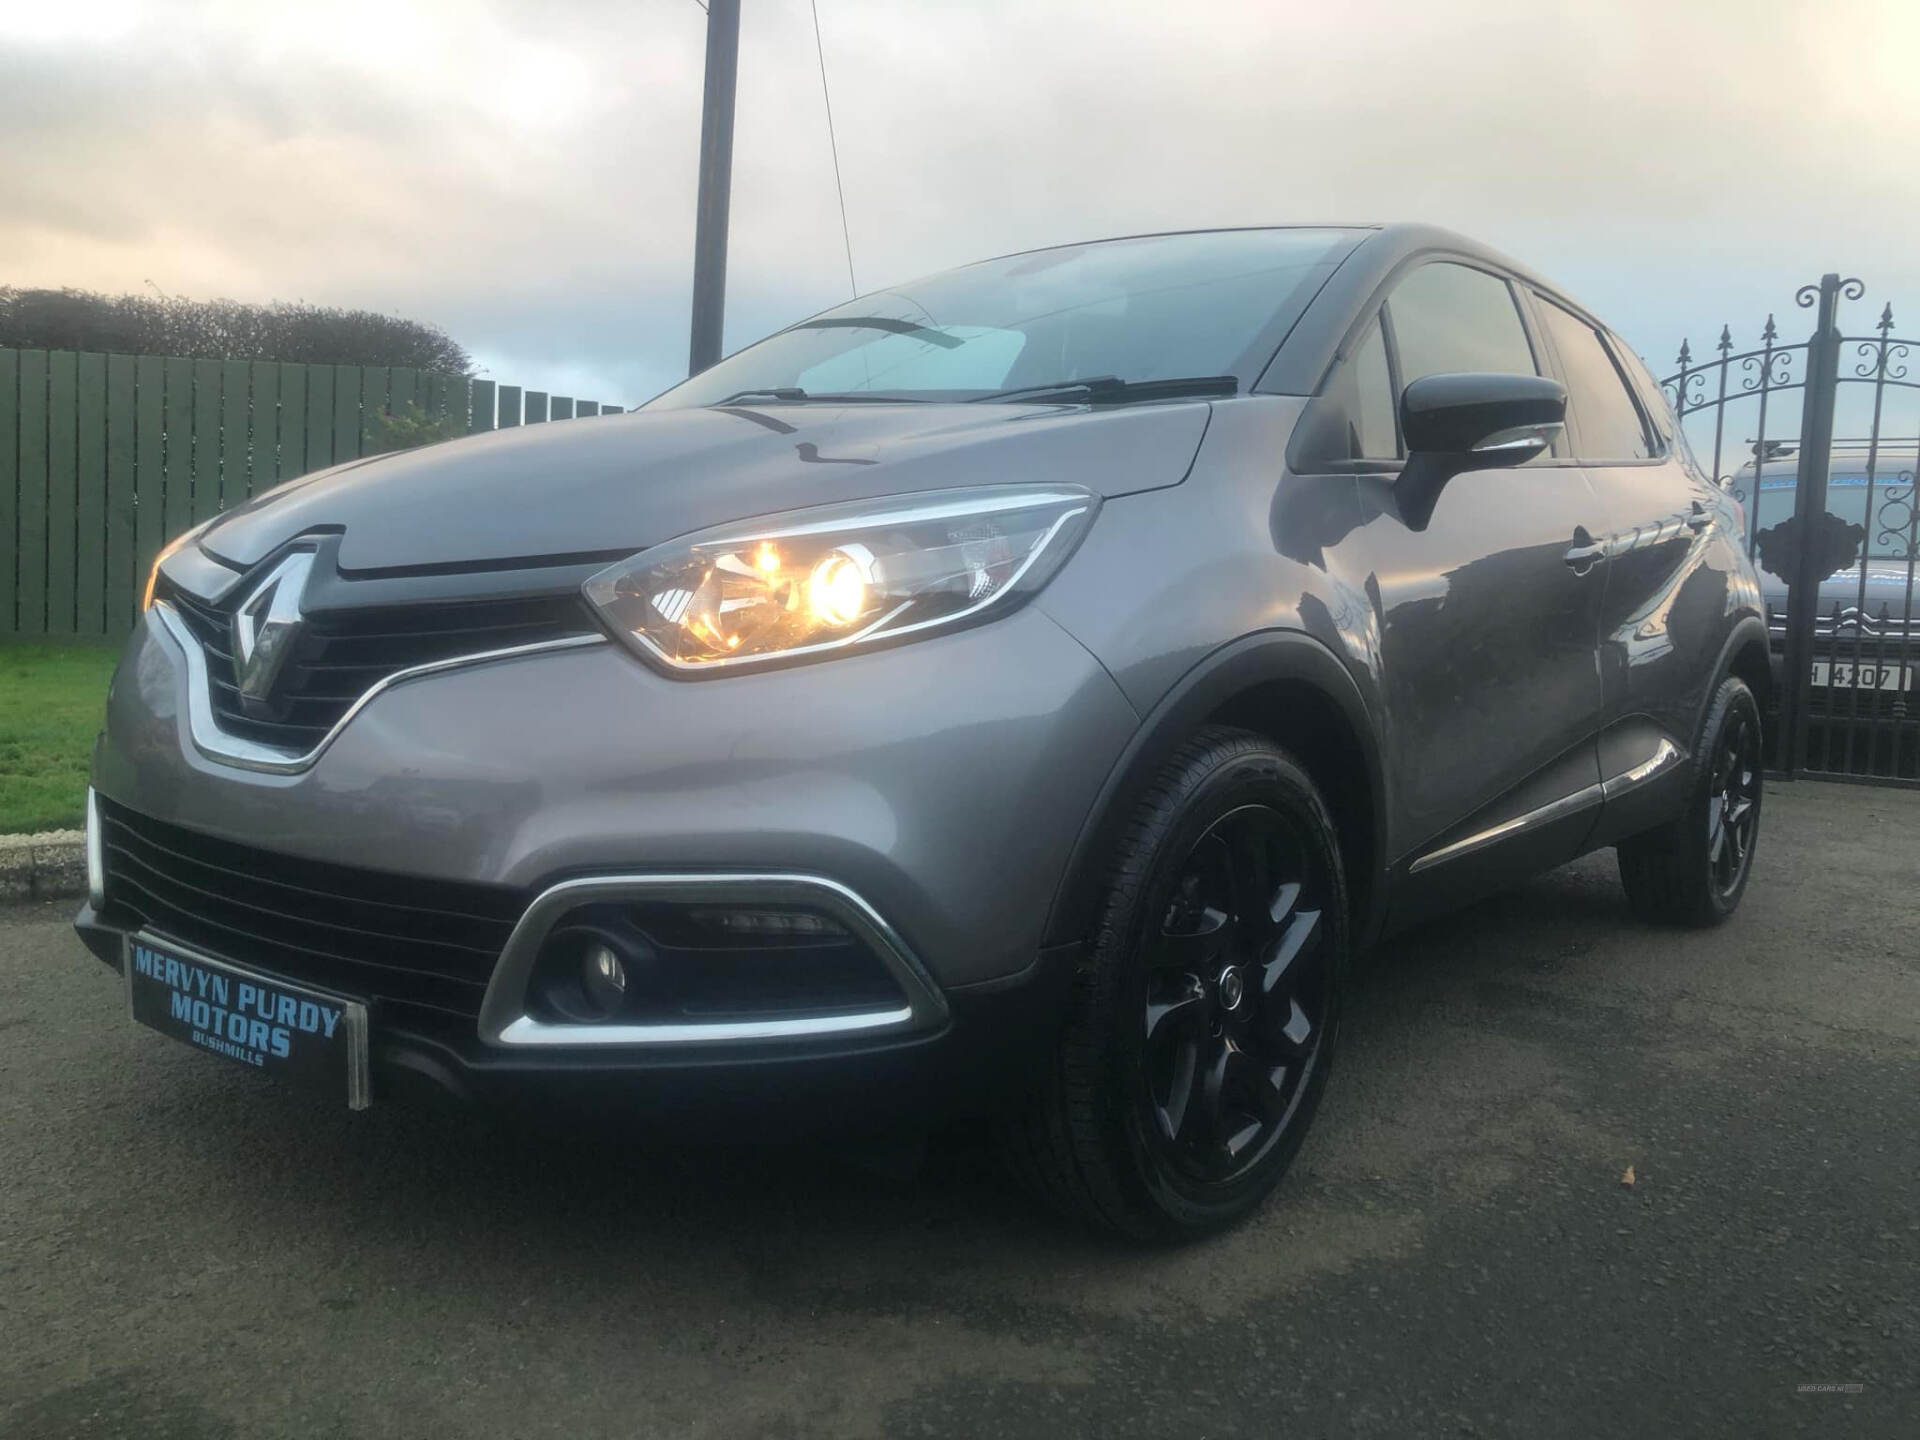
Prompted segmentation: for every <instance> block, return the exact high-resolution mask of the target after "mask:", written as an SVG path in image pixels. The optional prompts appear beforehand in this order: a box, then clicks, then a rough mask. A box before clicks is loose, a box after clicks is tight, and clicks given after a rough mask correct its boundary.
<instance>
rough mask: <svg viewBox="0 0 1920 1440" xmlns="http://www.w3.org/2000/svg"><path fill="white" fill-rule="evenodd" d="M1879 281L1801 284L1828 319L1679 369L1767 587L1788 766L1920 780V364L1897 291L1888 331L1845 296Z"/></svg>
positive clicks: (1855, 296) (1696, 431) (1781, 757)
mask: <svg viewBox="0 0 1920 1440" xmlns="http://www.w3.org/2000/svg"><path fill="white" fill-rule="evenodd" d="M1865 293H1866V287H1865V286H1864V285H1863V284H1862V283H1861V282H1860V281H1858V280H1842V279H1841V278H1840V277H1839V276H1838V275H1827V276H1825V277H1824V278H1822V280H1821V281H1820V283H1819V284H1818V285H1805V286H1802V287H1801V289H1800V291H1799V293H1798V294H1797V295H1796V296H1795V297H1794V299H1795V303H1796V304H1797V305H1799V306H1800V307H1801V308H1803V309H1812V310H1815V311H1816V318H1815V321H1814V328H1813V333H1812V334H1811V335H1810V336H1808V337H1807V339H1806V340H1804V341H1801V342H1799V343H1789V344H1784V345H1783V344H1781V343H1780V336H1779V331H1778V329H1777V327H1776V326H1775V324H1774V319H1773V316H1771V315H1769V316H1768V317H1767V323H1766V325H1765V327H1764V328H1763V329H1762V330H1761V332H1760V344H1759V346H1758V348H1756V349H1752V350H1742V351H1736V350H1735V349H1734V340H1733V333H1732V331H1731V329H1730V328H1727V327H1722V329H1721V331H1720V342H1719V344H1718V346H1717V347H1716V349H1717V351H1718V353H1717V356H1716V357H1715V358H1712V359H1708V360H1704V361H1701V362H1698V363H1696V362H1695V359H1694V357H1693V353H1692V350H1691V349H1690V347H1689V346H1688V345H1687V343H1686V342H1684V341H1683V342H1682V343H1681V346H1680V355H1679V359H1678V364H1679V366H1680V368H1679V370H1678V371H1677V372H1676V373H1674V374H1672V375H1669V376H1668V377H1667V378H1666V380H1665V381H1663V382H1662V383H1663V384H1664V385H1665V386H1666V390H1667V393H1668V395H1669V396H1671V397H1672V399H1673V402H1674V408H1675V409H1676V410H1677V411H1678V412H1679V414H1680V418H1681V430H1682V433H1683V434H1685V435H1686V437H1687V439H1688V441H1689V443H1690V444H1691V445H1692V446H1693V448H1694V451H1695V452H1696V453H1697V454H1699V455H1700V456H1701V457H1702V458H1703V459H1704V458H1705V456H1706V455H1707V453H1708V452H1709V450H1710V451H1711V454H1712V473H1713V475H1714V476H1715V477H1716V478H1717V479H1718V480H1719V481H1720V482H1721V483H1722V484H1723V485H1725V486H1727V487H1728V488H1729V489H1730V490H1732V492H1733V493H1734V494H1735V495H1736V496H1737V497H1738V498H1739V500H1740V503H1741V505H1742V506H1743V507H1744V508H1745V512H1746V520H1747V548H1748V552H1749V553H1750V554H1751V555H1753V557H1754V559H1755V561H1756V563H1757V564H1758V565H1759V566H1760V569H1761V572H1762V575H1761V579H1762V581H1763V582H1764V584H1765V586H1766V598H1767V624H1768V627H1769V630H1770V631H1771V635H1772V645H1773V654H1774V675H1775V682H1776V683H1775V685H1774V687H1773V691H1774V702H1773V705H1772V706H1771V707H1770V708H1771V711H1772V713H1771V715H1770V717H1769V721H1770V723H1769V730H1770V733H1771V739H1770V744H1771V746H1772V757H1771V763H1772V764H1773V766H1774V767H1775V768H1776V769H1777V770H1779V771H1780V772H1782V773H1784V774H1787V775H1795V774H1806V775H1817V776H1823V777H1830V778H1835V779H1850V780H1866V781H1871V782H1873V783H1878V784H1893V785H1899V784H1907V785H1920V617H1916V613H1915V612H1916V609H1917V608H1920V606H1916V600H1920V596H1917V595H1916V593H1915V585H1914V580H1915V568H1916V560H1920V506H1916V502H1915V495H1914V475H1915V470H1916V463H1915V462H1916V460H1920V378H1909V376H1908V373H1907V372H1908V366H1907V360H1908V342H1907V341H1906V340H1904V339H1897V338H1895V336H1894V334H1893V328H1894V322H1893V307H1892V305H1891V304H1889V305H1886V306H1884V307H1883V308H1882V309H1881V311H1880V318H1879V322H1878V323H1877V324H1876V325H1874V326H1873V329H1874V331H1875V333H1874V334H1872V335H1844V334H1842V333H1841V331H1840V325H1839V310H1840V307H1841V305H1842V304H1843V303H1844V302H1848V301H1857V300H1859V299H1861V298H1862V296H1863V295H1864V294H1865Z"/></svg>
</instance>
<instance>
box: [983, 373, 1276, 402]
mask: <svg viewBox="0 0 1920 1440" xmlns="http://www.w3.org/2000/svg"><path fill="white" fill-rule="evenodd" d="M1239 392H1240V381H1239V380H1238V378H1236V377H1235V376H1232V375H1188V376H1183V377H1180V378H1177V379H1172V380H1122V379H1121V378H1120V377H1119V376H1118V375H1094V376H1090V377H1089V378H1087V379H1085V380H1056V381H1055V382H1054V383H1053V384H1051V385H1023V386H1021V387H1020V388H1019V389H1018V390H996V391H994V392H993V393H992V394H991V395H980V396H976V397H975V399H976V401H983V400H993V401H1000V400H1021V401H1025V402H1027V403H1030V404H1040V403H1043V402H1045V401H1059V400H1078V401H1082V402H1084V403H1086V404H1088V405H1131V404H1133V403H1134V402H1136V401H1139V400H1185V399H1190V398H1194V397H1201V398H1204V397H1208V396H1213V397H1219V398H1225V397H1226V396H1229V395H1237V394H1239Z"/></svg>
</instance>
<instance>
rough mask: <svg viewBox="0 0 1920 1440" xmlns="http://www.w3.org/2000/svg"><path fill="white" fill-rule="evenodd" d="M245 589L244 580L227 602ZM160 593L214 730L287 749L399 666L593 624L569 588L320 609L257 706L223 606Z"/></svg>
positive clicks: (322, 728)
mask: <svg viewBox="0 0 1920 1440" xmlns="http://www.w3.org/2000/svg"><path fill="white" fill-rule="evenodd" d="M247 593H248V592H247V590H246V588H245V587H242V588H241V589H240V591H239V593H238V594H237V595H236V596H235V597H234V599H233V602H232V603H233V604H236V605H237V604H239V603H240V602H241V601H242V600H243V599H244V598H245V597H246V595H247ZM162 596H163V598H164V599H165V600H166V601H167V603H168V604H170V605H171V606H173V608H174V610H175V612H176V613H178V615H179V616H180V618H181V619H182V620H184V621H185V622H186V625H187V628H188V629H189V630H191V631H192V632H193V636H194V638H195V639H196V640H198V641H199V642H200V650H201V653H202V655H203V656H204V657H205V659H206V665H207V689H208V692H209V693H208V697H207V698H208V699H209V701H211V703H212V706H213V713H214V716H215V718H216V720H217V721H218V723H219V726H220V728H221V729H222V730H224V731H226V732H227V733H228V734H229V735H236V736H239V737H241V738H242V739H246V740H252V741H255V742H256V743H259V744H262V745H272V746H275V747H277V748H279V749H283V750H287V751H290V752H292V753H294V754H305V753H306V752H307V751H309V750H311V749H313V747H314V746H316V745H318V744H319V743H320V741H321V740H322V739H323V738H324V737H325V736H326V734H327V732H328V731H329V730H331V729H332V728H333V727H334V725H335V724H336V723H337V722H338V721H339V719H340V717H341V716H342V715H345V714H346V713H347V711H348V709H349V708H351V707H352V705H353V703H354V702H355V701H357V700H358V699H359V698H360V697H361V696H363V695H365V694H366V693H367V691H369V690H371V689H372V688H373V687H374V686H375V685H377V684H379V683H380V682H381V681H382V680H384V679H386V678H387V677H388V676H390V675H392V674H394V673H396V672H397V671H400V670H408V669H412V668H413V667H414V666H417V665H427V664H431V663H433V662H434V661H437V660H452V659H457V658H459V657H460V656H464V655H478V654H482V653H484V652H486V651H489V650H506V649H511V648H513V647H515V646H519V645H537V644H540V643H542V642H543V641H549V640H562V639H566V638H568V637H569V636H574V635H585V634H589V633H591V632H592V631H593V625H592V623H591V621H590V620H589V619H588V617H587V614H586V612H585V610H584V609H583V608H582V602H581V600H580V597H579V595H578V594H577V593H573V592H569V593H565V594H559V595H535V596H522V597H517V598H513V599H507V600H462V601H453V602H435V603H423V604H418V605H408V606H383V607H379V608H367V609H360V610H336V611H318V612H315V613H313V614H309V615H307V616H306V617H304V622H303V624H302V626H301V633H300V637H299V639H298V641H297V642H296V647H295V649H294V652H293V654H292V655H290V656H289V657H288V659H287V663H286V668H285V669H284V670H283V671H282V672H281V676H280V681H279V683H278V684H277V685H276V686H275V688H274V694H273V697H272V699H271V701H269V702H267V703H265V704H262V703H261V702H259V701H254V700H242V698H241V695H240V690H239V686H238V684H237V683H236V679H235V675H234V668H233V612H232V610H231V608H229V607H227V606H222V605H214V604H211V603H209V602H207V601H205V600H201V599H199V598H198V597H196V596H193V595H189V594H188V593H187V592H186V591H184V590H182V589H180V588H179V587H178V586H172V585H169V586H168V587H167V588H166V589H165V590H164V591H163V592H162Z"/></svg>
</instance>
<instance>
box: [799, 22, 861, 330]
mask: <svg viewBox="0 0 1920 1440" xmlns="http://www.w3.org/2000/svg"><path fill="white" fill-rule="evenodd" d="M807 3H808V5H809V6H811V7H812V10H813V48H814V53H815V54H817V55H818V56H819V57H820V98H821V99H822V100H824V101H825V102H826V105H827V145H828V148H830V149H831V150H832V151H833V188H834V193H835V194H837V195H838V196H839V197H840V238H841V239H842V240H844V241H845V242H846V246H847V286H848V288H849V289H851V290H852V291H853V293H854V294H855V295H858V294H859V293H860V282H859V281H858V280H855V279H854V278H853V232H852V231H851V230H849V229H848V228H847V188H846V186H845V185H843V184H841V183H840V141H839V139H838V138H837V137H836V136H835V135H834V133H833V92H832V91H831V90H829V89H828V88H827V47H826V46H825V45H823V44H822V43H821V41H820V0H807Z"/></svg>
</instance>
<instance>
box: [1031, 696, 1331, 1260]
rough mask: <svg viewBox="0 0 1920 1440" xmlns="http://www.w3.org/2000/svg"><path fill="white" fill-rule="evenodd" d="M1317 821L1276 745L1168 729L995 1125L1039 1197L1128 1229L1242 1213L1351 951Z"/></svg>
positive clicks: (1311, 1103) (1294, 1100)
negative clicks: (1043, 1050)
mask: <svg viewBox="0 0 1920 1440" xmlns="http://www.w3.org/2000/svg"><path fill="white" fill-rule="evenodd" d="M1349 943H1350V941H1349V919H1348V909H1347V892H1346V882H1345V875H1344V873H1343V870H1342V867H1341V860H1340V848H1339V844H1338V841H1337V836H1336V832H1335V827H1334V821H1333V818H1332V815H1331V813H1330V812H1329V810H1328V808H1327V805H1326V802H1325V801H1324V800H1323V799H1322V798H1321V795H1320V792H1319V791H1318V789H1317V788H1316V787H1315V785H1314V783H1313V780H1312V779H1311V777H1309V776H1308V774H1307V773H1306V771H1305V770H1304V769H1303V768H1302V767H1301V766H1300V765H1299V764H1298V763H1297V762H1296V761H1295V760H1293V759H1292V758H1291V757H1290V756H1288V755H1287V754H1286V752H1285V751H1283V750H1281V749H1279V748H1277V747H1276V746H1274V745H1273V744H1271V743H1270V742H1269V741H1267V740H1266V739H1264V738H1262V737H1261V736H1258V735H1255V734H1252V733H1250V732H1248V731H1244V730H1236V729H1228V728H1225V727H1208V728H1206V729H1203V730H1201V731H1199V732H1198V733H1197V734H1195V735H1194V736H1192V737H1191V738H1190V739H1188V740H1187V741H1185V742H1184V743H1183V744H1182V745H1181V746H1180V747H1179V748H1178V750H1177V751H1176V752H1175V753H1174V754H1173V755H1172V757H1171V758H1170V759H1169V760H1168V761H1167V763H1166V764H1165V766H1164V767H1163V768H1162V769H1161V771H1160V772H1159V774H1158V775H1157V777H1156V778H1155V780H1154V781H1153V783H1152V785H1151V786H1150V787H1149V789H1148V791H1147V793H1146V794H1145V796H1144V797H1143V798H1142V799H1141V801H1140V803H1139V805H1138V807H1137V809H1136V810H1135V812H1134V813H1133V815H1132V817H1131V818H1130V821H1129V823H1128V825H1127V828H1126V830H1125V832H1124V833H1123V835H1122V836H1121V838H1120V840H1119V843H1118V845H1117V847H1116V851H1115V854H1114V855H1113V857H1112V860H1111V863H1110V866H1109V869H1108V872H1107V875H1106V881H1105V889H1104V896H1103V900H1102V904H1101V909H1100V913H1099V921H1098V925H1097V928H1096V930H1095V932H1094V937H1093V940H1092V943H1091V946H1090V949H1089V951H1088V953H1087V955H1086V956H1085V957H1084V959H1083V962H1082V964H1081V966H1080V968H1079V971H1078V974H1077V976H1076V982H1075V988H1074V995H1073V1002H1072V1007H1071V1014H1070V1017H1069V1020H1068V1023H1067V1026H1066V1030H1065V1033H1064V1035H1063V1037H1062V1039H1061V1041H1060V1044H1059V1047H1058V1049H1057V1051H1056V1053H1055V1054H1054V1055H1053V1057H1052V1060H1051V1063H1050V1064H1049V1065H1048V1067H1047V1072H1046V1075H1045V1078H1044V1081H1043V1083H1042V1085H1041V1087H1040V1090H1039V1093H1038V1094H1037V1096H1036V1097H1035V1098H1034V1100H1033V1101H1032V1103H1031V1105H1030V1107H1029V1108H1028V1109H1027V1110H1026V1111H1025V1112H1024V1113H1022V1114H1020V1115H1018V1116H1017V1117H1014V1118H1012V1119H1011V1120H1010V1121H1009V1122H1008V1123H1007V1124H1006V1125H1005V1127H1004V1130H1003V1140H1004V1150H1005V1153H1006V1154H1007V1157H1008V1159H1009V1162H1010V1165H1011V1168H1012V1169H1013V1170H1014V1171H1015V1173H1016V1175H1017V1176H1018V1177H1019V1178H1020V1179H1021V1180H1022V1181H1023V1182H1024V1183H1025V1184H1026V1185H1027V1186H1028V1188H1030V1189H1031V1190H1033V1191H1034V1192H1036V1193H1037V1194H1038V1195H1039V1196H1040V1197H1041V1198H1042V1199H1043V1200H1045V1201H1047V1202H1048V1203H1050V1204H1051V1205H1052V1206H1053V1207H1054V1208H1055V1209H1057V1210H1059V1211H1061V1212H1062V1213H1064V1214H1066V1215H1068V1216H1070V1217H1072V1218H1075V1219H1077V1220H1080V1221H1083V1222H1086V1223H1089V1224H1091V1225H1092V1226H1093V1227H1094V1228H1095V1229H1097V1230H1102V1231H1105V1232H1108V1233H1110V1234H1114V1235H1117V1236H1121V1237H1124V1238H1127V1239H1130V1240H1136V1241H1178V1240H1186V1239H1192V1238H1196V1237H1199V1236H1202V1235H1206V1234H1208V1233H1210V1232H1212V1231H1216V1230H1219V1229H1221V1228H1223V1227H1225V1226H1228V1225H1231V1224H1233V1223H1234V1222H1236V1221H1238V1220H1240V1219H1241V1218H1243V1217H1244V1216H1246V1215H1247V1214H1248V1213H1249V1212H1250V1211H1252V1210H1253V1209H1254V1208H1255V1207H1256V1206H1257V1205H1259V1204H1260V1202H1261V1201H1262V1200H1263V1199H1265V1197H1266V1196H1267V1195H1268V1193H1269V1192H1271V1191H1272V1190H1273V1188H1274V1186H1275V1185H1277V1184H1278V1183H1279V1181H1280V1178H1281V1176H1282V1175H1283V1174H1284V1173H1285V1172H1286V1170H1287V1167H1288V1165H1289V1164H1290V1163H1291V1161H1292V1159H1293V1157H1294V1154H1295V1152H1296V1151H1297V1150H1298V1149H1299V1147H1300V1142H1301V1140H1302V1138H1303V1137H1304V1136H1305V1134H1306V1130H1307V1127H1308V1125H1309V1124H1310V1123H1311V1121H1312V1118H1313V1114H1314V1111H1315V1109H1316V1108H1317V1107H1318V1104H1319V1101H1320V1096H1321V1094H1322V1092H1323V1090H1324V1088H1325V1085H1326V1079H1327V1072H1328V1069H1329V1067H1330V1065H1331V1063H1332V1059H1333V1049H1334V1042H1335V1039H1336V1037H1337V1034H1338V1029H1339V998H1340V987H1341V982H1342V979H1343V977H1344V974H1345V971H1346V965H1347V958H1348V946H1349Z"/></svg>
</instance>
